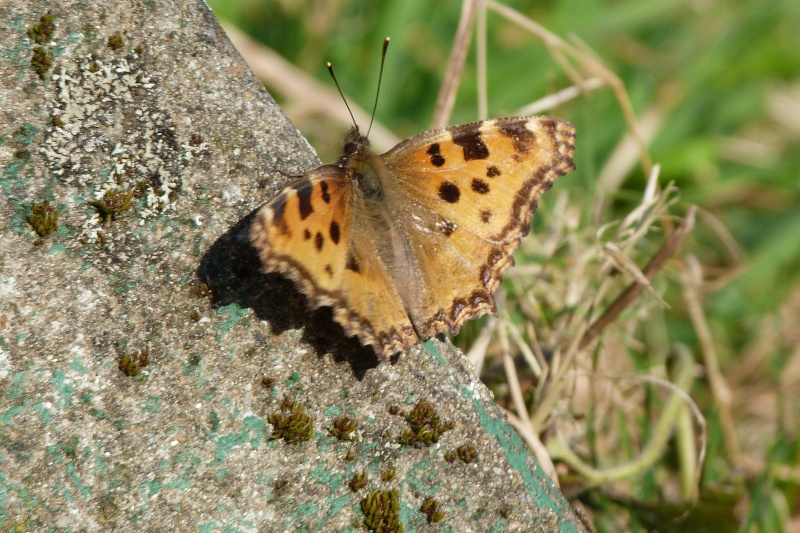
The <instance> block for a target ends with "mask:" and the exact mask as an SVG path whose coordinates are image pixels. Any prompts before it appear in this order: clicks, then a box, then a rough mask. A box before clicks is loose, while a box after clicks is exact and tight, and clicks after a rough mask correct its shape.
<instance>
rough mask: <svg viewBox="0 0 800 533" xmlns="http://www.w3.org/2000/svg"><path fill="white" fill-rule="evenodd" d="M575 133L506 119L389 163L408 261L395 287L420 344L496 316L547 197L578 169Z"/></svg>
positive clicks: (466, 128)
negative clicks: (506, 279) (498, 299)
mask: <svg viewBox="0 0 800 533" xmlns="http://www.w3.org/2000/svg"><path fill="white" fill-rule="evenodd" d="M574 140H575V129H574V127H573V126H572V125H571V124H569V123H568V122H564V121H562V120H559V119H555V118H551V117H527V118H526V117H520V118H502V119H495V120H488V121H484V122H476V123H473V124H465V125H461V126H454V127H451V128H445V129H443V130H437V131H431V132H426V133H422V134H420V135H417V136H414V137H411V138H410V139H408V140H406V141H404V142H402V143H400V144H399V145H397V146H396V147H395V148H393V149H392V150H390V151H389V152H387V153H386V154H384V155H383V156H382V159H383V161H384V162H385V165H386V168H387V170H388V172H389V174H390V175H391V178H392V183H391V184H386V185H385V187H386V189H387V191H386V193H385V194H386V196H385V198H384V201H385V203H386V208H387V210H389V211H390V212H397V216H396V217H393V220H395V221H396V226H397V228H398V230H399V233H400V234H401V235H403V238H404V241H405V249H406V250H407V254H403V257H404V259H402V263H403V268H398V269H397V271H396V272H395V283H396V284H397V287H398V292H399V293H400V295H401V297H402V298H403V302H404V305H405V308H406V310H407V311H408V314H409V316H410V317H411V320H412V323H413V324H414V327H415V329H416V331H417V333H418V335H419V336H420V337H421V338H427V337H430V336H432V335H435V334H436V333H438V332H440V331H443V330H449V331H450V332H456V331H458V329H459V328H460V327H461V325H462V324H463V322H464V321H465V320H467V319H469V318H473V317H476V316H480V315H482V314H484V313H487V312H493V311H494V297H493V293H494V290H495V289H496V288H497V286H498V284H499V283H500V278H501V274H502V272H503V270H505V269H506V268H507V267H508V266H509V265H511V264H513V258H512V254H513V252H514V250H515V249H516V247H517V245H518V244H519V240H520V239H521V238H522V237H523V236H524V235H526V234H527V233H528V231H529V229H530V217H531V215H532V214H533V212H534V211H535V210H536V203H537V200H538V198H539V196H540V195H541V194H542V192H544V191H546V190H547V189H549V188H550V186H551V185H552V183H553V180H555V179H556V178H557V177H558V176H562V175H564V174H566V173H567V172H569V171H571V170H573V169H574V168H575V167H574V165H573V161H572V155H573V152H574Z"/></svg>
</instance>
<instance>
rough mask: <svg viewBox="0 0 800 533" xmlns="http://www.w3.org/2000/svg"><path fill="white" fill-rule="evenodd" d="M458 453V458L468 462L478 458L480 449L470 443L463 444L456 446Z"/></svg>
mask: <svg viewBox="0 0 800 533" xmlns="http://www.w3.org/2000/svg"><path fill="white" fill-rule="evenodd" d="M456 453H457V454H458V458H459V459H461V460H462V461H463V462H465V463H467V464H469V463H471V462H472V461H474V460H475V459H477V458H478V450H476V449H475V448H473V447H472V446H470V445H469V444H462V445H461V446H459V447H458V448H456Z"/></svg>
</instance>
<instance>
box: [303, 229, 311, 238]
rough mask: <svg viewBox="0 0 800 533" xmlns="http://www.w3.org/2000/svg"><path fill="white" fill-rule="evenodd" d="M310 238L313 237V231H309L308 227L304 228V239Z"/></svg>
mask: <svg viewBox="0 0 800 533" xmlns="http://www.w3.org/2000/svg"><path fill="white" fill-rule="evenodd" d="M310 238H311V232H310V231H308V230H307V229H304V230H303V239H305V240H309V239H310Z"/></svg>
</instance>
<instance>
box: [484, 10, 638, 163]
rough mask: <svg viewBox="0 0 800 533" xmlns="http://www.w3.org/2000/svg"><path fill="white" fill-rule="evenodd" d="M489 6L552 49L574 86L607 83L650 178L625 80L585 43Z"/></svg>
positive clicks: (518, 13) (524, 17)
mask: <svg viewBox="0 0 800 533" xmlns="http://www.w3.org/2000/svg"><path fill="white" fill-rule="evenodd" d="M488 6H489V8H490V9H491V10H492V11H494V12H496V13H498V14H499V15H501V16H503V17H504V18H506V19H507V20H509V21H510V22H513V23H514V24H516V25H518V26H519V27H521V28H523V29H525V30H528V31H530V32H531V33H532V34H534V35H536V36H537V37H539V38H540V39H541V40H542V42H543V43H544V44H545V46H547V47H548V48H549V49H550V53H551V55H552V56H553V58H554V59H555V60H556V61H557V62H558V63H559V65H560V66H561V68H562V69H563V70H564V73H565V74H566V75H567V76H569V78H570V79H571V80H572V83H573V84H575V85H577V86H579V87H583V86H584V84H585V80H586V79H589V78H594V77H596V78H600V79H602V80H604V81H605V83H606V85H608V86H609V87H611V89H612V90H613V91H614V95H615V97H616V99H617V103H618V105H619V107H620V110H621V111H622V114H623V116H624V117H625V122H626V124H627V125H628V131H629V132H630V133H631V135H632V136H633V138H634V140H635V142H636V146H637V148H638V152H639V159H640V162H641V165H642V170H643V172H644V174H645V175H649V174H650V172H651V169H652V166H653V165H652V161H651V159H650V154H649V153H648V152H647V148H646V143H645V140H644V136H643V135H642V133H641V131H640V125H639V122H638V120H637V118H636V114H635V113H634V111H633V105H632V104H631V101H630V98H629V97H628V93H627V91H626V90H625V85H624V84H623V83H622V80H620V79H619V77H618V76H617V75H616V74H615V73H614V72H613V71H612V70H610V69H608V68H607V67H606V66H605V65H603V62H602V61H601V60H600V59H599V58H598V57H597V56H596V55H595V54H594V53H593V52H592V51H591V50H590V49H589V47H587V46H585V45H584V44H583V43H578V46H575V45H572V44H569V43H567V42H566V41H564V40H563V39H561V38H560V37H558V36H557V35H555V34H553V33H552V32H550V31H548V30H547V29H545V28H544V27H542V26H541V25H539V24H537V23H535V22H534V21H532V20H531V19H529V18H528V17H526V16H525V15H523V14H522V13H520V12H518V11H516V10H514V9H512V8H510V7H508V6H504V5H502V4H499V3H497V2H495V1H493V0H489V2H488ZM570 61H574V62H575V63H576V64H577V65H578V67H579V68H575V67H573V66H572V63H571V62H570ZM581 71H582V72H581Z"/></svg>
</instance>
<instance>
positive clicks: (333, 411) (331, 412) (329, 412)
mask: <svg viewBox="0 0 800 533" xmlns="http://www.w3.org/2000/svg"><path fill="white" fill-rule="evenodd" d="M341 412H342V410H341V409H340V408H339V406H338V405H332V406H330V407H328V408H327V409H325V410H324V411H323V412H322V414H323V415H325V416H339V413H341Z"/></svg>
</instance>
